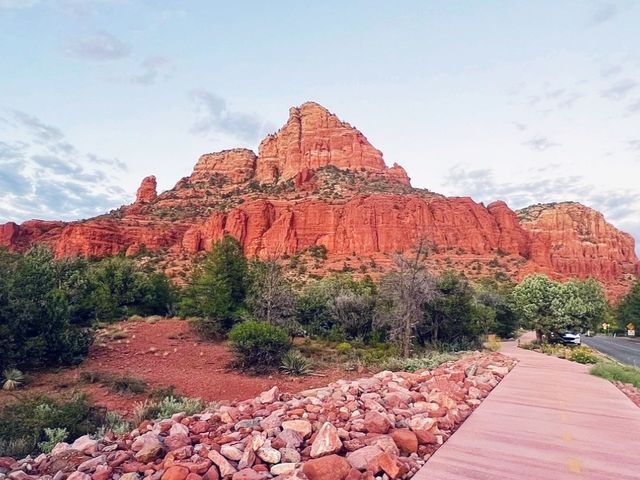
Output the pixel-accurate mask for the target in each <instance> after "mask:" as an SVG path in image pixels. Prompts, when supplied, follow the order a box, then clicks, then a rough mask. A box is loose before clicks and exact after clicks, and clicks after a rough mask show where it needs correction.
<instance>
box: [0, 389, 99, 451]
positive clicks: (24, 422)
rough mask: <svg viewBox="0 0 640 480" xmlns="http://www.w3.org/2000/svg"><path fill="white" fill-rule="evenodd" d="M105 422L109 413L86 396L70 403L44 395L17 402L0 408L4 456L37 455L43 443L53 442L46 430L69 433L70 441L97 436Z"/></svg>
mask: <svg viewBox="0 0 640 480" xmlns="http://www.w3.org/2000/svg"><path fill="white" fill-rule="evenodd" d="M104 418H105V411H104V410H103V409H99V408H96V407H94V406H92V405H91V404H90V403H89V402H88V401H87V398H86V396H84V395H77V396H75V397H73V398H72V399H70V400H67V401H61V400H54V399H52V398H50V397H46V396H40V395H37V396H26V397H23V398H20V399H17V400H16V401H13V402H11V403H7V404H5V405H4V406H3V407H1V408H0V438H1V439H2V440H3V442H1V443H0V456H3V455H6V456H12V457H22V456H25V455H27V454H30V453H36V452H37V451H38V444H39V443H40V442H47V441H50V438H48V437H47V435H46V433H45V429H65V430H66V431H67V432H68V438H69V439H74V438H77V437H79V436H81V435H85V434H87V433H93V432H95V431H96V429H97V428H98V427H99V426H100V425H101V424H103V423H104Z"/></svg>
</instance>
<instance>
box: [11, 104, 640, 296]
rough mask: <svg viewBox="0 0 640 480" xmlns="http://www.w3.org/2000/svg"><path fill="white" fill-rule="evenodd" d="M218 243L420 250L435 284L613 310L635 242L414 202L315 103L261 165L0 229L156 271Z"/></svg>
mask: <svg viewBox="0 0 640 480" xmlns="http://www.w3.org/2000/svg"><path fill="white" fill-rule="evenodd" d="M329 167H332V168H333V170H331V168H329ZM327 169H329V170H327ZM338 172H342V173H338ZM345 172H346V173H345ZM288 181H290V182H288ZM274 182H275V183H274ZM267 184H272V185H267ZM372 184H375V185H378V187H376V188H375V189H371V188H369V187H370V186H371V185H372ZM227 233H228V234H231V235H233V236H235V237H236V238H238V239H239V240H240V242H241V243H242V245H243V247H244V249H245V251H246V253H247V254H248V255H250V256H256V255H257V256H268V255H272V256H273V255H282V254H293V253H297V252H300V251H302V250H304V249H306V248H309V247H314V246H318V245H323V246H324V247H326V249H327V253H328V256H329V261H335V262H337V263H338V264H339V265H342V262H343V260H344V259H347V258H351V259H353V258H359V259H362V261H369V259H374V260H375V261H376V263H378V264H379V265H380V268H381V270H384V269H385V268H387V267H388V265H389V264H390V260H389V257H390V256H392V255H393V254H395V252H397V251H406V250H408V249H410V248H412V247H413V246H414V245H415V243H416V242H417V241H418V240H419V239H421V238H426V239H427V240H429V241H430V242H431V243H432V244H433V246H434V252H433V254H432V256H431V258H432V259H433V263H434V265H432V268H433V269H434V270H436V271H437V270H438V269H442V268H445V267H443V266H439V264H438V263H437V262H438V261H444V262H449V261H453V262H454V264H453V265H454V268H462V269H465V268H467V270H466V273H467V275H470V274H474V271H473V270H469V269H468V264H472V263H473V262H477V263H478V264H479V265H480V264H483V265H485V268H484V269H482V270H476V271H475V272H476V273H477V275H479V276H486V275H487V274H489V273H494V272H493V271H492V270H490V269H489V268H488V267H487V264H489V262H490V261H491V260H497V261H499V262H498V263H502V264H503V266H502V267H501V271H503V272H504V273H506V274H507V275H508V276H510V277H511V278H514V279H515V280H519V279H521V278H523V277H524V276H525V275H527V274H530V273H534V272H542V273H546V274H548V275H551V276H552V277H554V278H559V279H565V278H568V277H571V276H578V277H581V278H587V277H594V278H596V279H598V280H600V281H602V282H605V283H606V284H607V291H608V292H609V293H610V294H611V296H616V295H619V294H621V293H624V292H625V290H626V289H627V288H628V287H629V285H630V284H631V283H632V281H633V278H632V276H633V275H639V274H640V263H639V262H638V258H637V256H636V253H635V242H634V239H633V238H632V237H631V236H630V235H628V234H625V233H623V232H620V231H618V230H617V229H615V228H614V227H613V226H612V225H610V224H609V223H607V222H606V221H605V219H604V218H603V216H602V215H601V214H600V213H598V212H596V211H594V210H591V209H589V208H587V207H584V206H582V205H580V204H577V203H560V204H552V205H535V206H532V207H529V208H526V209H523V210H520V211H519V212H517V213H516V212H513V211H512V210H511V209H510V208H509V207H508V206H507V205H506V204H505V203H504V202H500V201H499V202H494V203H492V204H490V205H489V206H488V207H485V206H483V205H482V204H478V203H475V202H474V201H473V200H471V199H470V198H465V197H452V198H446V197H443V196H441V195H437V194H433V193H430V192H425V191H422V190H415V189H412V188H411V187H410V183H409V178H408V176H407V174H406V172H405V171H404V169H402V167H400V166H399V165H397V164H394V166H393V167H391V168H389V167H387V166H386V164H385V162H384V160H383V158H382V153H381V152H380V151H378V150H377V149H376V148H374V147H373V146H372V145H371V144H370V143H369V141H368V140H367V139H366V138H365V137H364V135H363V134H362V133H360V132H359V131H358V130H356V129H355V128H353V127H352V126H350V125H349V124H347V123H345V122H342V121H340V120H339V119H338V118H337V117H336V116H335V115H334V114H332V113H330V112H329V111H327V110H326V109H325V108H323V107H321V106H320V105H317V104H315V103H305V104H303V105H301V106H300V107H298V108H292V109H291V111H290V115H289V119H288V121H287V123H286V124H285V125H284V126H283V127H282V128H281V129H280V130H279V131H278V132H277V133H275V134H273V135H270V136H268V137H267V138H266V139H265V140H264V141H263V142H262V143H261V145H260V149H259V155H255V154H254V153H253V152H252V151H250V150H247V149H233V150H226V151H223V152H218V153H211V154H206V155H203V156H202V157H200V159H199V160H198V162H197V164H196V165H195V167H194V169H193V173H192V174H191V176H189V177H185V178H183V179H181V180H180V181H179V182H178V183H177V184H176V186H175V188H174V189H171V190H169V191H167V192H164V193H161V194H160V195H157V194H156V181H155V177H147V178H145V179H144V180H143V181H142V184H141V186H140V188H139V189H138V192H137V195H136V202H135V203H134V204H132V205H131V206H127V207H124V208H121V209H118V210H117V211H114V212H112V213H111V214H107V215H103V216H100V217H96V218H93V219H88V220H84V221H78V222H70V223H64V222H51V221H40V220H32V221H28V222H24V223H23V224H21V225H16V224H15V223H12V222H9V223H6V224H3V225H0V246H6V247H8V248H9V249H10V250H13V251H25V250H27V249H28V248H29V247H30V246H31V245H33V244H35V243H44V244H47V245H50V246H51V247H52V249H53V250H54V252H55V254H56V256H57V257H67V256H76V255H82V256H90V257H101V256H106V255H114V254H118V253H120V252H125V253H126V254H127V255H134V254H136V253H137V252H139V251H140V249H141V248H142V246H144V247H146V249H147V250H150V251H158V250H163V251H164V252H167V253H166V254H164V255H163V257H165V259H166V264H167V265H168V264H170V263H172V262H175V261H176V260H177V259H184V258H188V257H189V256H193V254H195V253H197V252H200V251H203V250H208V249H210V248H211V246H212V245H213V243H214V242H216V241H217V240H219V239H220V238H222V236H223V235H224V234H227ZM502 257H504V260H500V258H502ZM186 261H187V262H188V260H186ZM345 261H346V260H345ZM456 261H458V262H459V264H458V263H456ZM183 262H184V260H183ZM385 262H386V263H385ZM465 265H467V267H465ZM354 266H355V267H358V266H359V265H354ZM480 266H482V265H480ZM187 267H188V265H187ZM320 268H325V267H320ZM326 268H327V269H328V268H329V267H326ZM446 268H449V267H448V266H447V267H446ZM173 272H174V271H172V270H169V271H168V273H170V274H171V273H173ZM175 273H176V274H177V273H179V270H177V271H175ZM630 275H631V276H630Z"/></svg>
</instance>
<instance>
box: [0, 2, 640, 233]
mask: <svg viewBox="0 0 640 480" xmlns="http://www.w3.org/2000/svg"><path fill="white" fill-rule="evenodd" d="M638 25H640V2H638V1H632V0H622V1H617V2H608V1H604V2H600V1H588V0H583V1H560V2H558V1H536V2H530V1H500V2H498V1H482V2H480V1H475V2H463V1H461V2H449V1H442V2H438V1H403V2H389V1H376V0H368V1H349V2H347V1H323V2H316V4H314V5H312V4H311V3H310V2H299V1H293V0H291V1H273V2H257V1H256V2H248V1H246V2H243V1H237V2H213V1H168V0H153V1H135V0H128V1H127V0H0V222H2V221H7V220H17V221H22V220H26V219H28V218H33V217H36V218H51V219H54V218H65V219H75V218H83V217H88V216H92V215H95V214H98V213H101V212H103V211H107V210H109V209H111V208H115V207H118V206H119V205H121V204H122V203H128V202H130V201H132V199H133V198H134V194H135V189H136V188H137V186H138V184H139V182H140V180H141V179H142V178H143V177H144V176H146V175H150V174H155V175H156V176H157V177H158V182H159V186H160V188H161V189H166V188H170V187H172V186H173V185H174V184H175V183H176V181H177V180H178V179H179V178H180V177H182V176H184V175H188V174H189V173H190V171H191V169H192V167H193V165H194V163H195V161H196V160H197V158H198V156H199V155H200V154H202V153H205V152H212V151H217V150H221V149H224V148H230V147H235V146H246V147H250V148H254V149H257V145H258V143H259V141H260V139H261V138H262V137H264V135H265V134H266V133H268V132H271V131H273V130H275V129H277V128H278V127H279V126H280V125H281V124H283V123H284V121H285V120H286V118H287V115H288V109H289V107H290V106H293V105H299V104H301V103H303V102H304V101H307V100H314V101H317V102H319V103H321V104H323V105H325V106H326V107H327V108H329V109H330V110H331V111H333V112H335V113H336V114H338V116H339V117H340V118H342V119H343V120H346V121H348V122H350V123H351V124H352V125H354V126H356V127H357V128H359V129H360V130H361V131H362V132H363V133H364V134H365V135H366V136H367V137H368V138H369V140H370V141H371V143H373V144H374V145H375V146H376V147H377V148H379V149H380V150H382V151H383V152H384V156H385V160H386V161H387V163H388V164H391V163H393V162H398V163H400V164H401V165H403V166H404V167H405V168H406V170H407V171H408V173H409V175H410V176H411V178H412V182H413V184H414V185H415V186H418V187H425V188H429V189H431V190H434V191H437V192H440V193H444V194H447V195H470V196H472V197H473V198H474V199H475V200H477V201H483V202H485V203H488V202H490V201H492V200H495V199H503V200H506V201H507V202H508V203H509V204H510V205H511V206H512V207H513V208H520V207H523V206H526V205H529V204H532V203H538V202H549V201H561V200H574V201H579V202H582V203H584V204H586V205H589V206H592V207H594V208H597V209H599V210H601V211H603V212H604V213H605V215H606V216H607V218H608V219H609V220H610V221H611V222H612V223H614V224H615V225H616V226H618V227H619V228H622V229H624V230H626V231H629V232H631V233H633V234H634V235H635V236H636V238H638V237H640V192H639V191H638V187H637V186H638V181H639V180H640V128H638V127H640V30H639V29H638Z"/></svg>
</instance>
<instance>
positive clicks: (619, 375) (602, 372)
mask: <svg viewBox="0 0 640 480" xmlns="http://www.w3.org/2000/svg"><path fill="white" fill-rule="evenodd" d="M591 375H595V376H597V377H602V378H606V379H607V380H611V381H615V382H622V383H630V384H631V385H633V386H634V387H636V388H640V368H638V367H631V366H629V365H621V364H619V363H613V362H599V363H597V364H596V365H594V366H593V367H591Z"/></svg>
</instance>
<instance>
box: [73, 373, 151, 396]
mask: <svg viewBox="0 0 640 480" xmlns="http://www.w3.org/2000/svg"><path fill="white" fill-rule="evenodd" d="M80 380H81V381H82V382H84V383H99V384H101V385H103V386H105V387H108V388H109V389H110V390H111V391H112V392H114V393H131V394H140V393H144V391H145V390H146V389H147V383H146V382H145V381H144V380H142V379H141V378H137V377H129V376H126V375H122V376H120V375H111V374H109V373H102V372H89V371H84V372H80Z"/></svg>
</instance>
